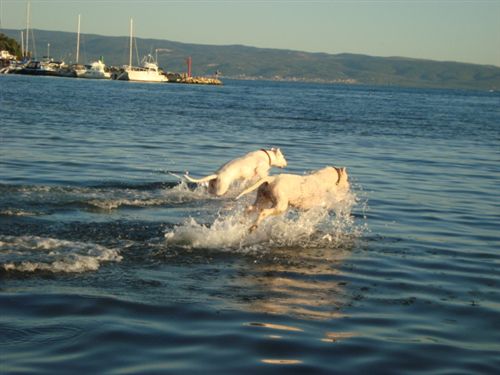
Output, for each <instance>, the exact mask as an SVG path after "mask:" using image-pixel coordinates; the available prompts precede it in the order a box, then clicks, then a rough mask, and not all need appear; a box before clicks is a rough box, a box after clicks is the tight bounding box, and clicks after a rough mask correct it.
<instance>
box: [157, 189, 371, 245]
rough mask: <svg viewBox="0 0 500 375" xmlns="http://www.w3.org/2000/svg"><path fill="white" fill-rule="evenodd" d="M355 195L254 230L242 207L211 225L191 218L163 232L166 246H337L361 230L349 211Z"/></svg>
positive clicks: (275, 219) (293, 213) (268, 221)
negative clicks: (251, 229)
mask: <svg viewBox="0 0 500 375" xmlns="http://www.w3.org/2000/svg"><path fill="white" fill-rule="evenodd" d="M355 203H356V196H355V195H354V194H352V193H349V194H347V195H346V196H345V197H343V199H342V200H338V199H334V200H332V201H330V202H329V204H328V205H327V207H325V206H323V207H317V208H314V209H311V210H308V211H305V212H297V211H294V210H290V211H289V212H287V213H286V214H285V215H283V216H278V217H273V218H268V219H266V220H265V221H264V222H262V223H261V225H260V226H259V227H258V228H257V229H256V230H255V231H254V232H250V231H249V228H250V227H251V225H252V224H253V220H254V217H253V216H250V215H246V214H245V212H244V209H243V206H242V205H240V206H237V207H234V208H233V209H231V210H228V211H227V212H224V213H219V214H218V216H217V217H216V218H215V220H214V221H213V222H212V223H211V224H203V223H199V222H198V221H196V219H194V218H189V219H187V220H186V221H185V222H184V223H183V224H181V225H178V226H174V228H173V229H172V230H170V231H168V232H166V233H165V240H166V242H167V245H172V246H179V247H184V248H187V249H196V248H205V249H223V250H234V249H238V250H244V251H253V250H260V249H262V248H263V246H266V247H269V246H271V247H288V246H297V247H327V248H335V247H339V246H341V245H342V244H345V243H346V242H352V241H353V239H355V238H357V237H359V236H360V235H361V234H362V232H363V231H364V227H363V226H362V225H358V224H357V223H356V222H355V218H354V217H353V216H352V215H351V209H352V207H353V205H354V204H355Z"/></svg>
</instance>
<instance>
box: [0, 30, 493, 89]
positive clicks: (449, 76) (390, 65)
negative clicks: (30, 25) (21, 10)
mask: <svg viewBox="0 0 500 375" xmlns="http://www.w3.org/2000/svg"><path fill="white" fill-rule="evenodd" d="M2 32H3V33H4V34H6V35H8V36H10V37H12V38H15V39H17V40H19V39H20V31H19V30H3V31H2ZM33 36H34V40H35V41H36V44H35V47H36V48H35V50H36V51H34V52H36V55H37V57H38V58H41V57H42V56H44V55H46V54H47V44H48V43H50V55H51V56H52V57H54V58H56V59H63V60H64V61H66V62H72V61H74V60H75V54H76V39H77V38H76V33H68V32H59V31H46V30H34V31H33ZM32 39H33V38H32ZM136 44H137V50H138V55H139V56H140V57H142V56H144V55H146V54H148V53H151V54H153V55H154V53H155V49H159V52H158V60H159V64H160V66H161V67H162V68H163V69H164V70H166V71H173V72H184V71H186V62H185V61H186V58H187V57H188V56H191V57H192V59H193V74H194V75H211V74H213V73H214V72H215V71H220V72H221V73H222V76H223V77H227V78H241V79H280V80H299V81H315V82H337V83H358V84H369V85H397V86H409V87H435V88H462V89H480V90H499V89H500V67H496V66H489V65H476V64H465V63H457V62H438V61H431V60H420V59H410V58H403V57H389V58H387V57H373V56H365V55H355V54H338V55H332V54H326V53H308V52H300V51H290V50H280V49H265V48H255V47H247V46H241V45H228V46H212V45H200V44H187V43H178V42H173V41H169V40H159V39H144V38H136ZM128 45H129V39H128V37H127V36H123V37H109V36H101V35H94V34H82V35H81V43H80V46H81V47H80V62H84V63H86V62H90V61H93V60H96V59H97V58H99V56H103V57H104V60H105V62H106V63H107V64H108V65H115V66H121V65H125V64H128V55H129V48H128ZM30 50H33V48H32V46H31V43H30ZM133 55H134V64H136V63H137V62H136V60H137V58H136V57H135V56H136V52H135V51H134V53H133Z"/></svg>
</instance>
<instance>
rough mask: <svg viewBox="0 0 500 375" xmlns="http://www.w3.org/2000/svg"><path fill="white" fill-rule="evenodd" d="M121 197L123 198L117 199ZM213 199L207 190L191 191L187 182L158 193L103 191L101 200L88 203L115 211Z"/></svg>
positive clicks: (91, 200) (100, 196) (97, 199)
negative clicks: (123, 208)
mask: <svg viewBox="0 0 500 375" xmlns="http://www.w3.org/2000/svg"><path fill="white" fill-rule="evenodd" d="M117 195H121V197H117ZM209 198H211V197H210V195H209V194H208V192H207V189H206V188H205V187H203V186H198V187H196V188H195V189H193V190H192V189H190V188H189V187H188V185H187V184H186V183H185V182H181V183H179V184H178V185H176V186H174V187H172V188H168V189H162V190H158V191H153V192H151V191H139V192H138V191H136V190H125V191H123V190H120V191H102V192H100V195H99V198H96V199H89V200H88V201H87V203H88V204H89V205H91V206H94V207H96V208H99V209H102V210H113V209H117V208H120V207H122V206H130V207H151V206H161V205H167V204H179V203H185V202H190V201H195V200H200V199H209Z"/></svg>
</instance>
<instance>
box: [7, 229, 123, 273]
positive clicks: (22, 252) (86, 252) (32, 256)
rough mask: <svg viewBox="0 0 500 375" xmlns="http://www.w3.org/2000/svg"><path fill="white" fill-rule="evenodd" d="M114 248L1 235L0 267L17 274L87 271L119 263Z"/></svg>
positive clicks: (51, 239) (43, 238)
mask: <svg viewBox="0 0 500 375" xmlns="http://www.w3.org/2000/svg"><path fill="white" fill-rule="evenodd" d="M121 259H122V256H121V255H120V254H119V252H118V251H117V250H115V249H109V248H106V247H104V246H100V245H97V244H93V243H84V242H74V241H67V240H60V239H56V238H46V237H37V236H20V237H15V236H0V268H2V269H3V270H4V271H18V272H36V271H46V272H53V273H59V272H67V273H73V272H86V271H95V270H97V269H99V267H100V265H101V263H102V262H119V261H121Z"/></svg>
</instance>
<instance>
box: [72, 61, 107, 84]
mask: <svg viewBox="0 0 500 375" xmlns="http://www.w3.org/2000/svg"><path fill="white" fill-rule="evenodd" d="M85 68H86V69H85V71H84V72H83V73H82V74H79V75H78V78H94V79H110V78H111V73H110V72H109V71H107V68H106V65H105V64H104V63H103V62H102V61H101V60H98V61H94V62H93V63H92V64H90V65H87V66H86V67H85Z"/></svg>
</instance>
